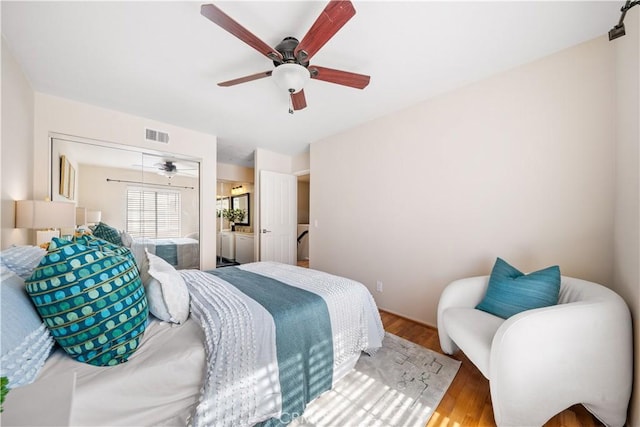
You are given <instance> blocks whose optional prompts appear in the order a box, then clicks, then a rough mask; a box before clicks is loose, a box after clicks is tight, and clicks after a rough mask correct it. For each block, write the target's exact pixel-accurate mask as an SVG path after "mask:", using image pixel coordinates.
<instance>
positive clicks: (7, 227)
mask: <svg viewBox="0 0 640 427" xmlns="http://www.w3.org/2000/svg"><path fill="white" fill-rule="evenodd" d="M33 116H34V92H33V89H32V88H31V85H30V84H29V81H28V80H27V78H26V76H25V75H24V73H23V72H22V69H21V68H20V66H19V65H18V63H17V62H16V60H15V58H14V57H13V54H12V53H11V51H10V50H9V48H8V46H7V44H6V42H5V40H4V37H3V38H2V140H1V144H2V147H1V150H0V153H1V154H0V157H1V161H0V164H1V173H0V183H1V185H0V188H2V208H1V209H0V216H1V224H2V232H1V233H0V235H1V238H0V239H1V242H0V247H1V248H2V249H4V248H6V247H8V246H10V245H12V244H17V245H25V244H29V243H32V242H31V241H30V239H31V234H32V231H31V230H26V229H17V228H15V201H16V200H27V199H31V198H32V197H33V174H32V167H33V160H32V159H33Z"/></svg>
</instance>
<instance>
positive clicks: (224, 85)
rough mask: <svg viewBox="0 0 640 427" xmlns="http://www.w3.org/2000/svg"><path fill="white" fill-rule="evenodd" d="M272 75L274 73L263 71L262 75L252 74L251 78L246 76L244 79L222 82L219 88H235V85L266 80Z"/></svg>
mask: <svg viewBox="0 0 640 427" xmlns="http://www.w3.org/2000/svg"><path fill="white" fill-rule="evenodd" d="M271 73H272V71H263V72H261V73H256V74H252V75H250V76H244V77H239V78H237V79H233V80H228V81H226V82H220V83H218V86H223V87H229V86H233V85H238V84H240V83H246V82H250V81H252V80H258V79H262V78H265V77H269V76H270V75H271Z"/></svg>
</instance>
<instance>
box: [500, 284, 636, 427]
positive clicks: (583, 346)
mask: <svg viewBox="0 0 640 427" xmlns="http://www.w3.org/2000/svg"><path fill="white" fill-rule="evenodd" d="M631 343H632V332H631V317H630V314H629V309H628V308H627V306H626V304H625V303H624V301H623V300H622V299H621V298H619V297H618V296H617V295H614V296H612V297H611V298H609V297H607V298H597V299H594V300H585V301H578V302H572V303H567V304H559V305H555V306H552V307H545V308H540V309H535V310H529V311H526V312H522V313H519V314H517V315H515V316H513V317H511V318H509V319H507V320H506V321H505V322H504V324H503V325H502V326H500V328H499V329H498V331H497V332H496V335H495V336H494V339H493V343H492V346H491V359H490V368H489V380H490V383H491V398H492V402H493V403H494V415H495V419H496V422H497V424H498V425H524V424H531V423H534V424H540V425H541V424H544V422H546V421H547V420H548V419H549V418H550V417H551V416H553V414H555V413H557V412H560V411H562V410H563V409H565V408H567V407H568V406H571V405H573V404H575V403H583V404H585V406H586V407H587V409H589V410H590V411H591V412H594V413H597V414H598V418H600V419H601V420H606V424H611V425H622V424H624V415H622V419H619V418H620V414H625V413H626V408H627V405H628V402H629V396H630V393H631V379H632V369H633V361H632V344H631ZM525 384H526V387H525V386H523V385H525ZM532 390H533V392H532ZM540 390H544V392H542V393H541V392H540ZM523 402H526V403H523ZM523 405H524V406H523ZM540 408H545V410H544V411H541V410H540Z"/></svg>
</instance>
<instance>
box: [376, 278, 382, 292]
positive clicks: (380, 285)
mask: <svg viewBox="0 0 640 427" xmlns="http://www.w3.org/2000/svg"><path fill="white" fill-rule="evenodd" d="M376 289H377V290H378V292H382V281H381V280H378V281H377V282H376Z"/></svg>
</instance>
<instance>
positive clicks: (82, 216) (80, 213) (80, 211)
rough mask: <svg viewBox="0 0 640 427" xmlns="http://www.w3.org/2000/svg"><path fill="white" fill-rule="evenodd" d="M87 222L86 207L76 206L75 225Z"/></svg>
mask: <svg viewBox="0 0 640 427" xmlns="http://www.w3.org/2000/svg"><path fill="white" fill-rule="evenodd" d="M86 223H87V208H81V207H77V208H76V225H84V224H86Z"/></svg>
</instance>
